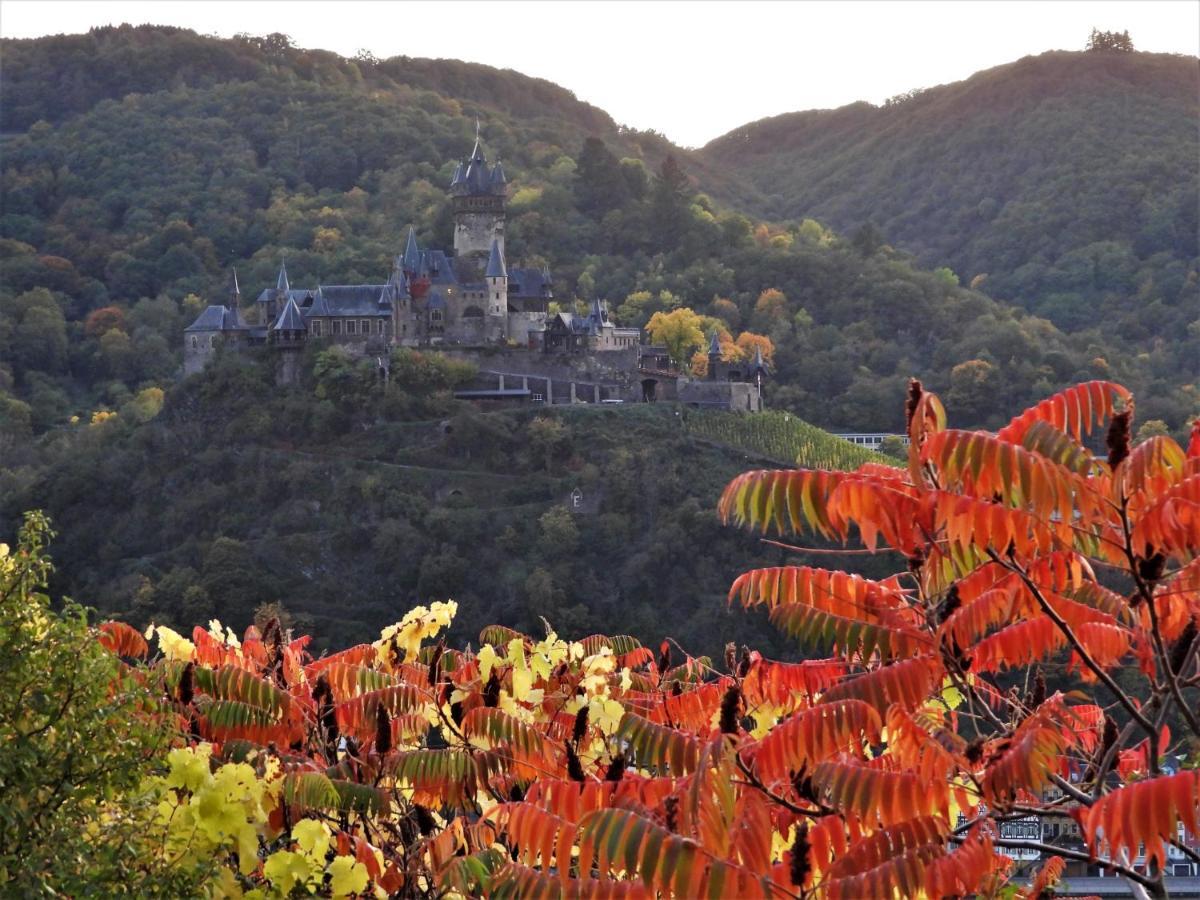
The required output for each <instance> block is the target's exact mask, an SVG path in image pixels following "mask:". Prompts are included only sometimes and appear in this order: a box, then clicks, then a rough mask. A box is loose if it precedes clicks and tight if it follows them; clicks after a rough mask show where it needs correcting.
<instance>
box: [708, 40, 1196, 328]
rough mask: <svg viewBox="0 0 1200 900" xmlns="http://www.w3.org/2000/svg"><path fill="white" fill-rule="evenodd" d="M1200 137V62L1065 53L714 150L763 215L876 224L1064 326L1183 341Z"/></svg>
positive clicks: (795, 120) (786, 122) (814, 114)
mask: <svg viewBox="0 0 1200 900" xmlns="http://www.w3.org/2000/svg"><path fill="white" fill-rule="evenodd" d="M1198 130H1200V67H1198V65H1197V60H1196V59H1195V58H1194V57H1187V56H1173V55H1167V54H1151V53H1136V52H1135V53H1128V52H1113V51H1107V52H1105V51H1091V52H1080V53H1069V52H1051V53H1044V54H1042V55H1040V56H1035V57H1026V58H1024V59H1022V60H1020V61H1018V62H1015V63H1011V64H1009V65H1004V66H999V67H997V68H994V69H989V70H987V71H984V72H979V73H977V74H976V75H973V76H972V77H971V78H968V79H966V80H965V81H961V82H958V83H955V84H949V85H943V86H940V87H934V88H929V89H927V90H917V91H912V92H910V93H908V94H905V95H900V96H897V97H895V98H893V100H891V101H889V102H888V103H887V104H885V105H884V106H882V107H875V106H872V105H870V104H867V103H855V104H852V105H850V106H845V107H842V108H840V109H834V110H820V111H811V112H797V113H789V114H787V115H781V116H776V117H773V118H770V119H764V120H762V121H759V122H754V123H752V124H749V125H745V126H743V127H741V128H737V129H735V130H734V131H731V132H730V133H729V134H726V135H724V136H723V137H721V138H718V139H717V140H715V141H713V142H712V143H710V144H709V145H708V146H706V147H705V148H703V150H702V151H701V152H700V154H699V155H700V156H701V157H703V158H705V159H707V160H709V161H711V162H715V163H719V164H721V165H723V166H725V167H727V169H728V170H729V172H730V174H732V175H736V176H741V177H745V178H748V179H750V180H752V181H753V182H754V183H755V185H756V186H757V187H758V188H759V189H760V191H761V192H762V195H763V196H764V197H766V198H768V199H767V200H766V202H764V203H762V204H760V205H758V206H756V207H755V208H754V211H755V212H756V213H757V214H759V215H763V216H767V217H772V218H778V219H784V218H800V217H812V218H815V219H818V220H820V221H822V222H825V223H827V224H829V225H831V226H833V227H834V228H836V229H842V230H850V229H854V228H858V227H860V226H863V225H864V224H865V223H868V222H870V223H872V224H873V225H874V226H875V227H877V228H878V229H879V230H880V231H881V232H882V236H883V238H884V239H885V240H887V241H888V242H889V243H892V244H894V245H896V246H898V247H902V248H904V249H906V250H910V251H912V252H915V253H916V254H917V255H918V258H919V259H920V260H921V261H922V262H923V263H925V264H926V265H930V266H938V265H948V266H950V267H952V268H953V269H954V270H955V271H956V272H957V273H958V274H959V276H960V277H961V278H962V279H963V281H964V282H968V281H971V280H973V279H975V278H977V277H982V276H986V281H984V282H983V289H984V290H986V291H987V292H988V293H990V294H991V295H992V296H994V297H998V298H1001V299H1004V300H1006V301H1011V302H1014V303H1018V304H1020V305H1022V306H1023V307H1025V308H1027V309H1030V310H1032V311H1034V312H1036V313H1038V314H1039V315H1043V316H1046V317H1047V318H1049V319H1051V320H1052V321H1054V322H1055V323H1056V324H1058V325H1059V326H1060V327H1062V328H1064V329H1067V330H1072V331H1074V330H1079V329H1082V328H1086V327H1089V326H1092V325H1097V326H1099V327H1100V328H1101V330H1103V331H1105V332H1107V333H1110V334H1122V335H1125V336H1126V337H1133V338H1135V339H1138V338H1142V339H1144V338H1154V337H1161V338H1167V339H1172V338H1173V337H1174V336H1175V335H1178V334H1179V333H1181V332H1182V331H1183V330H1184V329H1186V328H1187V327H1188V326H1189V325H1191V323H1193V322H1195V321H1197V319H1198V313H1197V311H1198V310H1200V303H1198V301H1197V293H1196V258H1197V253H1198V250H1197V239H1198V233H1200V225H1198V223H1197V208H1198V199H1197V185H1198V182H1200V167H1198V166H1197V159H1198V158H1200V141H1198ZM745 196H746V195H742V198H744V197H745ZM742 198H739V199H742ZM1192 327H1193V328H1200V325H1192ZM1142 346H1143V348H1148V346H1149V343H1148V342H1147V343H1144V344H1143V345H1142Z"/></svg>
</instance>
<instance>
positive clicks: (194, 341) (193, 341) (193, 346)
mask: <svg viewBox="0 0 1200 900" xmlns="http://www.w3.org/2000/svg"><path fill="white" fill-rule="evenodd" d="M198 346H200V342H199V341H198V340H196V336H195V335H194V334H193V335H192V349H193V350H195V349H196V348H197V347H198Z"/></svg>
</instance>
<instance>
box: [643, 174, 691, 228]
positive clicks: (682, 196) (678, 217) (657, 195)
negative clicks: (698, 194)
mask: <svg viewBox="0 0 1200 900" xmlns="http://www.w3.org/2000/svg"><path fill="white" fill-rule="evenodd" d="M691 199H692V185H691V181H690V180H689V179H688V177H687V173H686V172H684V171H683V167H682V166H681V165H679V160H677V159H676V158H675V157H674V155H672V154H669V153H668V154H667V156H666V157H665V158H664V159H663V161H662V165H661V166H659V168H658V176H657V177H656V178H655V179H654V184H653V185H652V187H651V190H650V207H651V217H652V223H653V226H654V228H655V229H656V231H657V232H658V235H657V236H658V239H659V240H660V241H662V242H664V243H665V244H666V246H668V247H674V246H676V245H677V244H678V243H679V240H680V238H681V237H682V233H681V232H682V231H683V228H684V225H685V223H686V222H687V219H688V206H689V204H690V203H691Z"/></svg>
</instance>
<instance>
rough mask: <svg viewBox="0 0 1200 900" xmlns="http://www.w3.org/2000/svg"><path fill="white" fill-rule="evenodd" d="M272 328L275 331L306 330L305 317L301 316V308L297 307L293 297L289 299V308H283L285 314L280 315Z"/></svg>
mask: <svg viewBox="0 0 1200 900" xmlns="http://www.w3.org/2000/svg"><path fill="white" fill-rule="evenodd" d="M271 327H272V329H273V330H274V331H304V330H305V328H306V327H307V326H306V325H305V324H304V316H303V315H301V314H300V307H298V306H297V305H296V301H295V300H293V299H292V298H291V297H289V298H288V302H287V306H285V307H284V308H283V312H281V313H280V314H279V318H277V319H276V320H275V324H274V325H272V326H271Z"/></svg>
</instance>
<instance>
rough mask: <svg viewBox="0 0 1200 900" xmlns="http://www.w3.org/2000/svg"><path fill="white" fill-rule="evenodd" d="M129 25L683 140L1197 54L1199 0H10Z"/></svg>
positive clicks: (34, 31) (11, 33)
mask: <svg viewBox="0 0 1200 900" xmlns="http://www.w3.org/2000/svg"><path fill="white" fill-rule="evenodd" d="M121 22H131V23H134V24H141V23H145V22H153V23H156V24H164V25H179V26H184V27H188V28H192V29H195V30H196V31H199V32H201V33H205V34H217V35H221V36H223V37H224V36H230V35H233V34H235V33H237V32H239V31H246V32H250V33H251V34H266V33H268V32H272V31H282V32H285V33H287V34H290V35H291V36H292V38H293V39H294V40H295V42H296V43H297V44H298V45H300V46H302V47H320V48H324V49H327V50H333V51H335V52H337V53H341V54H343V55H346V56H352V55H353V54H354V53H355V52H356V51H358V50H359V49H368V50H370V51H371V52H372V53H374V54H375V55H376V56H378V57H381V58H384V57H389V56H397V55H405V56H423V57H439V58H440V57H451V58H456V59H465V60H469V61H471V62H480V63H487V64H489V65H493V66H499V67H502V68H511V69H516V70H518V71H520V72H524V73H525V74H527V75H535V76H538V77H541V78H546V79H549V80H551V81H553V82H555V83H557V84H560V85H562V86H563V87H565V88H568V89H569V90H571V91H574V93H575V95H576V96H577V97H579V98H580V99H581V100H586V101H587V102H589V103H592V104H594V105H596V106H599V107H600V108H601V109H604V110H605V111H607V112H608V113H609V114H611V115H612V116H613V118H615V119H616V120H617V121H618V122H619V123H622V124H625V125H630V126H633V127H635V128H643V129H645V128H653V129H655V130H656V131H659V132H662V133H664V134H666V135H667V136H668V137H669V138H671V139H672V140H674V141H676V142H677V143H680V144H683V145H685V146H699V145H701V144H703V143H705V142H706V141H709V140H711V139H712V138H715V137H717V136H719V135H721V134H724V133H725V132H726V131H729V130H730V129H732V128H735V127H737V126H738V125H741V124H743V123H745V122H750V121H753V120H755V119H760V118H763V117H764V116H770V115H776V114H778V113H783V112H791V111H793V110H800V109H816V108H828V107H834V106H841V105H844V104H846V103H852V102H854V101H855V100H868V101H870V102H872V103H880V102H882V101H883V100H885V99H886V98H888V97H890V96H892V95H893V94H898V93H901V92H902V91H906V90H909V89H911V88H917V87H929V86H932V85H936V84H944V83H946V82H950V81H957V80H960V79H962V78H965V77H967V76H969V75H970V74H971V73H973V72H977V71H979V70H980V69H986V68H989V67H991V66H994V65H999V64H1001V63H1006V62H1011V61H1013V60H1016V59H1019V58H1020V57H1022V56H1026V55H1028V54H1034V53H1040V52H1042V51H1044V50H1052V49H1068V50H1080V49H1082V48H1083V44H1084V42H1085V41H1086V39H1087V36H1088V33H1089V32H1090V31H1091V29H1092V27H1093V26H1095V27H1097V28H1100V29H1101V30H1106V31H1107V30H1114V31H1121V30H1124V29H1128V30H1129V32H1130V36H1131V37H1132V38H1133V41H1134V45H1135V46H1136V47H1137V49H1139V50H1151V51H1157V52H1167V53H1188V54H1192V55H1200V2H1197V0H1120V2H1112V0H1092V2H1078V0H1042V2H1034V0H974V2H930V0H922V2H915V0H914V2H895V0H892V2H877V0H857V2H840V3H835V2H760V0H753V2H729V0H720V2H694V0H693V2H658V0H655V2H646V0H643V2H628V0H626V2H613V0H609V2H599V0H588V2H530V0H520V2H509V0H501V2H478V0H461V2H453V3H447V2H440V3H435V2H425V0H412V2H362V0H341V2H331V0H307V2H303V0H290V2H289V0H277V2H270V0H227V2H213V0H206V2H199V0H175V2H162V0H158V2H149V0H144V2H136V0H134V2H129V0H111V2H94V0H93V2H86V0H84V2H80V0H59V2H46V0H0V34H2V35H3V36H5V37H37V36H40V35H44V34H58V33H63V32H68V33H71V32H83V31H86V30H87V29H89V28H91V27H93V26H96V25H106V24H119V23H121Z"/></svg>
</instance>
